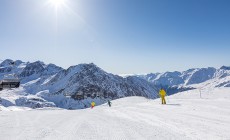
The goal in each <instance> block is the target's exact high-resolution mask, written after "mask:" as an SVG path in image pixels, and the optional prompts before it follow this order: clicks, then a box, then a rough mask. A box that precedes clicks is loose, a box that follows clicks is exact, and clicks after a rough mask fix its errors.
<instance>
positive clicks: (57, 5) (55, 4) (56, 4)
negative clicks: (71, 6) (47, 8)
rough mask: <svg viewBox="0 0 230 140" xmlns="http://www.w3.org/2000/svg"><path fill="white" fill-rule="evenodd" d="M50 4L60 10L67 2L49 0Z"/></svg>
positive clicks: (63, 0)
mask: <svg viewBox="0 0 230 140" xmlns="http://www.w3.org/2000/svg"><path fill="white" fill-rule="evenodd" d="M49 3H50V4H51V5H53V6H54V7H56V8H58V7H60V6H63V5H65V0H49Z"/></svg>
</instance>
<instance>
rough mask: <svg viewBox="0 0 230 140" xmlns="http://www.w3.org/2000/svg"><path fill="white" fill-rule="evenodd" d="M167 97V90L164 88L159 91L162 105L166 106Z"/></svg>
mask: <svg viewBox="0 0 230 140" xmlns="http://www.w3.org/2000/svg"><path fill="white" fill-rule="evenodd" d="M165 95H166V92H165V90H164V89H163V88H161V89H160V91H159V96H160V97H161V103H162V104H166V101H165Z"/></svg>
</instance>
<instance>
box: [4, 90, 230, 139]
mask: <svg viewBox="0 0 230 140" xmlns="http://www.w3.org/2000/svg"><path fill="white" fill-rule="evenodd" d="M207 89H208V90H207ZM207 89H204V90H202V98H200V93H199V90H197V89H196V90H191V91H186V92H182V93H178V94H175V95H173V96H170V97H167V98H166V101H167V104H166V105H161V104H160V99H156V100H149V99H146V98H143V97H126V98H122V99H117V100H114V101H112V107H108V105H107V104H103V105H101V106H96V107H95V108H94V109H83V110H74V111H70V110H59V109H55V108H46V109H43V110H41V109H35V110H30V111H27V110H28V108H20V107H8V108H5V107H2V106H0V109H1V110H2V111H0V112H1V113H0V122H1V125H0V131H1V140H15V139H17V140H24V139H30V140H31V139H32V140H34V139H39V140H43V139H44V140H45V139H46V140H48V139H55V140H59V139H60V140H62V139H68V140H75V139H80V140H90V139H94V140H108V139H109V140H123V139H125V140H134V139H135V140H136V139H137V140H162V139H163V140H229V139H230V133H229V130H230V120H229V115H230V108H229V107H230V94H229V93H230V89H229V88H207ZM22 110H24V111H22Z"/></svg>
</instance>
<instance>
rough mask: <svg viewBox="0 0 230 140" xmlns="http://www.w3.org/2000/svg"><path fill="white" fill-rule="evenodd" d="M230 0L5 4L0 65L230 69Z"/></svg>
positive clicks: (7, 0) (0, 10)
mask: <svg viewBox="0 0 230 140" xmlns="http://www.w3.org/2000/svg"><path fill="white" fill-rule="evenodd" d="M229 7H230V1H229V0H65V2H64V4H63V5H60V6H59V7H58V8H57V9H56V8H55V5H54V4H51V3H50V0H0V52H1V54H0V59H1V60H4V59H6V58H10V59H14V60H17V59H20V60H23V61H36V60H41V61H44V62H45V63H55V64H56V65H59V66H62V67H64V68H68V67H69V66H71V65H76V64H79V63H91V62H93V63H95V64H96V65H98V66H99V67H101V68H102V69H104V70H106V71H108V72H111V73H115V74H130V73H150V72H164V71H175V70H179V71H182V70H186V69H188V68H193V67H208V66H213V67H220V66H221V65H230V63H229V60H230V55H229V52H230V8H229Z"/></svg>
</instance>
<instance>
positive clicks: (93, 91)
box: [0, 59, 230, 109]
mask: <svg viewBox="0 0 230 140" xmlns="http://www.w3.org/2000/svg"><path fill="white" fill-rule="evenodd" d="M6 75H14V76H15V77H18V78H19V79H20V81H21V86H20V87H19V88H18V89H4V90H3V91H0V97H1V99H0V103H1V104H2V105H4V106H11V105H17V106H26V107H32V108H39V107H60V108H66V109H80V108H87V107H90V103H91V102H92V101H94V102H96V104H97V105H99V104H103V103H105V102H107V101H108V100H113V99H118V98H122V97H127V96H143V97H146V98H150V99H154V98H157V97H158V90H159V88H161V87H164V88H166V89H167V92H168V94H173V93H176V92H178V91H184V90H190V89H194V88H202V87H207V86H208V84H209V83H214V84H211V85H212V86H215V87H230V67H227V66H223V67H221V68H218V69H216V68H212V67H209V68H196V69H189V70H187V71H183V72H178V71H175V72H165V73H151V74H146V75H132V76H125V77H124V76H123V77H122V76H119V75H114V74H111V73H108V72H105V71H104V70H102V69H101V68H99V67H97V66H96V65H95V64H93V63H90V64H79V65H75V66H71V67H69V68H68V69H63V68H61V67H59V66H56V65H55V64H45V63H44V62H41V61H36V62H22V61H21V60H16V61H13V60H10V59H6V60H4V61H3V62H2V63H1V64H0V79H4V76H6ZM9 93H10V94H11V96H8V95H9Z"/></svg>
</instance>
